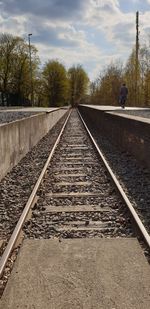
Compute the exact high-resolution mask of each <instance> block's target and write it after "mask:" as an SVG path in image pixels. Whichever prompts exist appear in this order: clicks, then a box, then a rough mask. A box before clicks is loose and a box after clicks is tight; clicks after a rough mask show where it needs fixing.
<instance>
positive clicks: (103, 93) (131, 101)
mask: <svg viewBox="0 0 150 309" xmlns="http://www.w3.org/2000/svg"><path fill="white" fill-rule="evenodd" d="M122 83H126V85H127V87H128V90H129V94H128V100H127V105H128V106H141V107H150V44H149V43H148V42H147V43H145V44H144V45H141V46H140V48H139V55H138V62H136V50H135V48H133V50H132V52H131V54H130V56H129V58H128V60H127V62H126V64H125V65H124V66H123V64H122V63H121V62H120V61H117V62H112V63H110V64H109V65H108V66H107V67H106V68H105V69H104V70H103V72H101V73H100V74H99V76H98V78H96V80H95V81H94V82H92V83H91V84H90V96H89V98H88V103H90V104H97V105H118V104H119V103H118V101H119V90H120V87H121V84H122Z"/></svg>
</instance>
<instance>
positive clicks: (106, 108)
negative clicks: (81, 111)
mask: <svg viewBox="0 0 150 309" xmlns="http://www.w3.org/2000/svg"><path fill="white" fill-rule="evenodd" d="M83 106H87V107H90V108H94V109H98V110H102V111H120V110H121V111H122V107H121V106H110V105H84V104H83ZM125 110H129V111H130V110H131V111H132V110H139V111H142V110H143V111H146V110H147V111H149V108H146V107H145V108H144V107H138V106H135V107H133V106H131V107H130V106H126V108H125Z"/></svg>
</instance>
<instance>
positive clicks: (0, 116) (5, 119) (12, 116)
mask: <svg viewBox="0 0 150 309" xmlns="http://www.w3.org/2000/svg"><path fill="white" fill-rule="evenodd" d="M36 114H38V112H19V111H18V112H17V111H13V112H0V124H4V123H9V122H12V121H16V120H20V119H23V118H27V117H30V116H33V115H36Z"/></svg>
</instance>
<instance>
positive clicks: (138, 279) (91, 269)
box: [0, 238, 150, 309]
mask: <svg viewBox="0 0 150 309" xmlns="http://www.w3.org/2000/svg"><path fill="white" fill-rule="evenodd" d="M0 308H1V309H17V308H18V309H25V308H26V309H27V308H28V309H33V308H34V309H35V308H36V309H43V308H44V309H80V308H82V309H149V308H150V268H149V265H148V263H147V261H146V259H145V257H144V255H143V253H142V250H141V248H140V246H139V244H138V242H137V241H136V239H121V238H120V239H71V240H69V239H68V240H62V242H59V241H58V240H26V241H25V242H24V245H23V247H22V249H21V252H20V254H19V257H18V258H17V262H16V264H15V267H14V269H13V271H12V274H11V277H10V280H9V282H8V284H7V286H6V289H5V291H4V294H3V296H2V300H1V304H0Z"/></svg>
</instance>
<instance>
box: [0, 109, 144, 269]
mask: <svg viewBox="0 0 150 309" xmlns="http://www.w3.org/2000/svg"><path fill="white" fill-rule="evenodd" d="M96 148H97V149H96ZM100 154H101V151H100V150H99V149H98V147H97V145H96V144H94V143H93V141H92V140H91V138H90V135H89V134H88V133H87V131H86V128H85V126H84V124H83V122H82V121H81V119H80V117H79V115H78V113H77V111H76V110H73V111H72V112H71V115H70V117H68V119H67V120H66V122H65V124H64V126H63V128H62V131H61V133H60V134H59V137H58V140H57V141H56V143H55V146H54V148H53V150H52V152H51V153H50V155H49V158H48V160H47V162H46V164H45V166H44V168H43V170H42V172H41V174H40V177H39V179H38V180H37V183H36V185H35V187H34V189H33V191H32V193H31V195H30V198H29V200H28V202H27V204H26V207H25V208H24V210H23V213H22V215H21V218H20V220H19V221H18V223H17V226H16V228H15V230H14V232H13V235H12V236H11V239H10V241H9V243H8V245H7V247H6V250H5V251H4V253H3V256H2V258H1V264H0V272H1V275H2V273H3V271H4V269H5V266H6V264H7V261H8V258H9V256H10V254H11V252H12V250H13V248H14V245H15V242H16V239H17V238H18V236H19V233H20V231H21V229H22V228H23V232H24V236H25V237H26V238H33V239H34V238H46V239H47V238H59V240H60V241H61V239H63V238H86V237H87V238H93V237H100V238H102V237H108V238H111V237H135V232H134V226H133V224H132V220H131V217H132V218H134V222H135V223H136V225H138V229H139V230H140V233H141V234H142V235H143V238H144V239H145V241H146V243H147V245H148V247H150V237H149V235H148V233H147V232H146V230H145V228H144V226H143V224H142V222H141V221H140V219H139V218H138V216H137V214H136V213H135V211H134V209H133V208H132V205H131V204H130V202H129V200H128V198H127V197H126V195H125V193H124V191H123V189H122V188H121V186H120V184H119V183H118V182H117V180H116V178H115V176H114V174H113V172H112V171H111V169H110V167H109V166H108V165H107V162H106V161H105V158H103V160H102V158H101V159H100ZM101 155H102V154H101ZM102 157H103V156H102ZM31 206H32V215H31V218H29V219H28V220H26V217H27V215H28V213H29V210H30V208H31ZM127 206H128V207H127ZM131 214H132V215H131ZM25 220H26V222H25ZM24 222H25V223H24Z"/></svg>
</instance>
